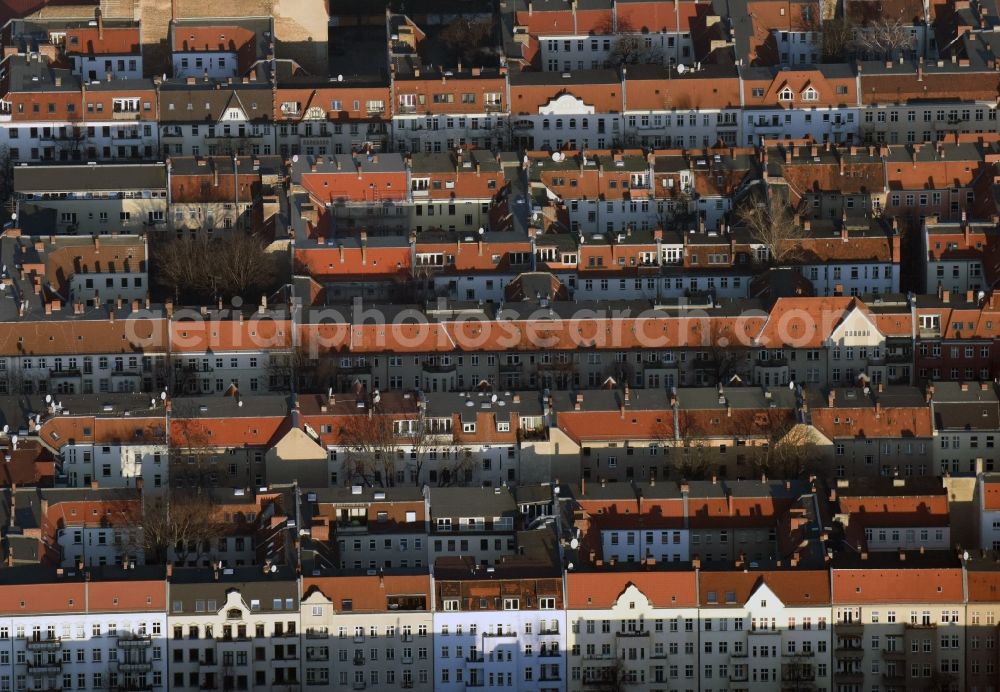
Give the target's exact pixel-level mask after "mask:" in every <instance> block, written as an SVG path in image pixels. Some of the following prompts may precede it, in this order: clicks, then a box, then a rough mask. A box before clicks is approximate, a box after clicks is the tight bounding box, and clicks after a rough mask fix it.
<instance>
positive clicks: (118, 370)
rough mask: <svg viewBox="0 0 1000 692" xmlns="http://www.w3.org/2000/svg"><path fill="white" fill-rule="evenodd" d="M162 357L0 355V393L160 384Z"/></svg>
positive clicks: (91, 391) (139, 388) (111, 389)
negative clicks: (9, 356)
mask: <svg viewBox="0 0 1000 692" xmlns="http://www.w3.org/2000/svg"><path fill="white" fill-rule="evenodd" d="M164 359H165V356H162V355H160V356H158V355H155V354H145V355H122V354H114V355H106V356H101V355H94V356H37V357H29V356H25V357H23V358H6V359H4V358H0V361H4V362H3V364H2V365H0V372H2V373H3V376H2V377H0V393H8V392H23V393H25V394H34V393H37V394H46V393H49V392H51V393H52V394H95V393H108V392H139V391H152V390H153V389H155V388H159V387H162V386H163V383H164V382H163V378H164V372H163V361H164Z"/></svg>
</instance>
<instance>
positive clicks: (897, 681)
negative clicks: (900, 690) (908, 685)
mask: <svg viewBox="0 0 1000 692" xmlns="http://www.w3.org/2000/svg"><path fill="white" fill-rule="evenodd" d="M882 679H883V680H885V681H886V682H887V683H889V684H890V685H901V684H903V683H904V682H906V676H905V675H904V674H903V671H901V670H887V671H885V672H884V673H882Z"/></svg>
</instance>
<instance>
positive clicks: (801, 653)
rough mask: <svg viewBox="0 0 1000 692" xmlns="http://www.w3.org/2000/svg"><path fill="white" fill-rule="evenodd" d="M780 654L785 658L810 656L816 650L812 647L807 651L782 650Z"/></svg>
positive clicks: (814, 653)
mask: <svg viewBox="0 0 1000 692" xmlns="http://www.w3.org/2000/svg"><path fill="white" fill-rule="evenodd" d="M781 655H782V656H784V657H785V658H812V657H813V656H815V655H816V652H815V651H813V650H812V649H810V650H809V651H784V652H782V654H781Z"/></svg>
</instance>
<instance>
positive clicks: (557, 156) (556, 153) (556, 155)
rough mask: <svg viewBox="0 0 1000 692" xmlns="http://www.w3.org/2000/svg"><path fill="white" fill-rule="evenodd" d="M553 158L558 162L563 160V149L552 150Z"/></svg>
mask: <svg viewBox="0 0 1000 692" xmlns="http://www.w3.org/2000/svg"><path fill="white" fill-rule="evenodd" d="M552 160H553V161H556V162H559V161H562V160H563V153H562V152H561V151H553V152H552Z"/></svg>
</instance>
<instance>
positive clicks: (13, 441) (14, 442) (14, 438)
mask: <svg viewBox="0 0 1000 692" xmlns="http://www.w3.org/2000/svg"><path fill="white" fill-rule="evenodd" d="M10 446H11V448H13V449H17V435H13V436H12V437H11V438H10Z"/></svg>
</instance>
